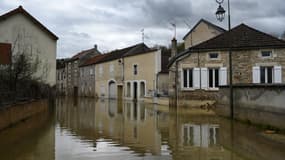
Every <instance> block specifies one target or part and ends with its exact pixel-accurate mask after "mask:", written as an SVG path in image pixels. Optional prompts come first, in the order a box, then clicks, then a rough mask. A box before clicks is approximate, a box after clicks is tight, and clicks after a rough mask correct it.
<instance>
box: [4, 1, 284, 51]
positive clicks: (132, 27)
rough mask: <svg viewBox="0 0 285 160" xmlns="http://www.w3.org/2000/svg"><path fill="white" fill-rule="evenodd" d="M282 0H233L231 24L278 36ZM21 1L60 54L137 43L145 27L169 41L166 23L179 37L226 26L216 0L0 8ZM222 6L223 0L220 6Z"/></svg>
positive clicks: (154, 39)
mask: <svg viewBox="0 0 285 160" xmlns="http://www.w3.org/2000/svg"><path fill="white" fill-rule="evenodd" d="M283 1H284V0H270V1H268V0H231V2H232V3H231V11H232V26H233V27H234V26H236V25H238V24H240V23H246V24H248V25H250V26H253V27H256V28H257V29H259V30H262V31H265V32H267V33H272V34H276V35H280V34H281V33H282V32H283V31H284V30H285V5H283V3H284V2H283ZM19 5H23V6H24V8H25V9H27V10H28V11H29V12H30V13H31V14H32V15H33V16H35V17H36V18H37V19H39V20H40V21H41V22H42V23H43V24H44V25H45V26H47V27H48V28H49V29H50V30H51V31H53V32H55V33H56V34H57V35H58V36H59V38H60V40H59V42H58V56H59V57H66V56H71V55H72V54H74V53H76V52H79V51H81V50H84V49H88V48H91V47H93V45H94V44H95V43H97V44H98V46H99V49H101V50H102V51H110V50H113V49H116V48H122V47H126V46H128V45H133V44H135V43H139V42H141V33H140V30H141V29H142V28H145V34H146V35H147V36H148V37H147V38H146V39H145V42H146V43H147V44H150V45H154V44H156V43H157V44H160V45H168V44H169V43H170V40H171V38H172V37H173V32H174V31H173V28H172V27H171V25H170V24H169V23H170V22H172V23H176V25H177V36H178V40H180V41H181V39H182V37H183V36H184V35H185V34H186V33H187V31H188V30H189V27H188V26H187V25H186V24H185V21H186V23H188V24H189V25H190V26H193V25H194V24H195V23H196V22H197V21H198V20H199V19H201V18H205V19H207V20H209V21H211V22H213V23H215V24H217V25H220V26H222V27H224V28H227V21H223V22H222V23H219V22H218V21H217V20H216V18H215V15H214V13H215V11H216V9H217V7H218V5H217V4H216V2H215V0H199V1H197V0H176V1H175V0H123V1H118V0H104V1H102V0H72V1H70V0H61V1H60V2H59V1H58V0H50V1H49V2H48V3H47V2H43V1H38V0H29V1H11V0H3V2H1V6H0V10H1V11H8V10H11V9H14V8H16V7H18V6H19ZM223 6H224V7H225V9H227V6H226V0H225V2H224V4H223ZM1 13H3V12H1Z"/></svg>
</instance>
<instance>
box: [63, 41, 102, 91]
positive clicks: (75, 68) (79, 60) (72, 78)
mask: <svg viewBox="0 0 285 160" xmlns="http://www.w3.org/2000/svg"><path fill="white" fill-rule="evenodd" d="M100 54H101V53H100V52H99V51H98V48H97V45H94V48H91V49H88V50H84V51H81V52H79V53H77V54H75V55H74V56H73V57H71V58H70V59H69V60H68V61H67V62H66V63H67V64H66V65H65V73H66V77H67V87H66V91H65V92H66V95H69V96H78V93H79V85H80V84H79V83H80V82H79V77H80V70H79V66H81V65H83V64H84V63H85V62H86V61H87V60H88V59H90V58H92V57H94V56H97V55H100Z"/></svg>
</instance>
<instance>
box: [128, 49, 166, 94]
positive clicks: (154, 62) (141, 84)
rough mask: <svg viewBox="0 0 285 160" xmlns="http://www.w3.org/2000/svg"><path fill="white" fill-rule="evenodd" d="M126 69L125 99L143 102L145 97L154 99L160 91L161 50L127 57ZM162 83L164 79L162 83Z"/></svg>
mask: <svg viewBox="0 0 285 160" xmlns="http://www.w3.org/2000/svg"><path fill="white" fill-rule="evenodd" d="M124 68H125V70H124V85H125V87H124V89H125V92H124V93H125V94H124V97H125V99H130V100H134V99H136V100H142V99H144V97H153V96H154V94H155V93H156V92H157V91H158V84H159V79H158V78H159V73H160V72H161V50H150V51H148V52H145V53H142V54H137V55H126V56H124ZM165 79H167V78H165ZM162 81H163V77H162V79H161V81H160V82H162ZM162 83H163V82H162Z"/></svg>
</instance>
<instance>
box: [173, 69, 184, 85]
mask: <svg viewBox="0 0 285 160" xmlns="http://www.w3.org/2000/svg"><path fill="white" fill-rule="evenodd" d="M174 74H175V72H174ZM183 74H184V72H183V69H181V70H180V78H181V79H180V85H181V88H184V75H183ZM175 83H176V82H175Z"/></svg>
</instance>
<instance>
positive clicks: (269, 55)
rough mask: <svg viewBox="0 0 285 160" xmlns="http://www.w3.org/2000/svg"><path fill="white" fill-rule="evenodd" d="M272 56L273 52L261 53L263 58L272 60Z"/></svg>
mask: <svg viewBox="0 0 285 160" xmlns="http://www.w3.org/2000/svg"><path fill="white" fill-rule="evenodd" d="M271 56H272V51H261V57H262V58H270V57H271Z"/></svg>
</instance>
